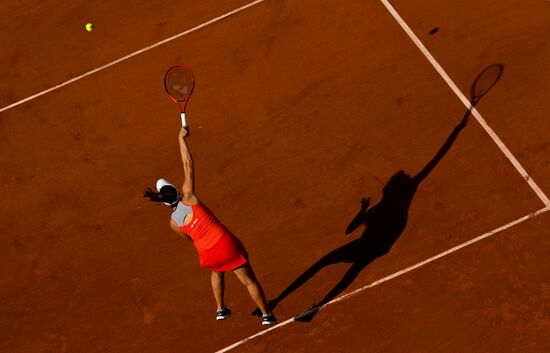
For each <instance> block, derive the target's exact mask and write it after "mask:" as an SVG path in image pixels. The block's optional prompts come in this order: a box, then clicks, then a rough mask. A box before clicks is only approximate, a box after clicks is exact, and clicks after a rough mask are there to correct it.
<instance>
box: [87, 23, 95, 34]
mask: <svg viewBox="0 0 550 353" xmlns="http://www.w3.org/2000/svg"><path fill="white" fill-rule="evenodd" d="M86 30H87V31H88V32H91V31H93V30H94V24H93V23H90V22H88V23H86Z"/></svg>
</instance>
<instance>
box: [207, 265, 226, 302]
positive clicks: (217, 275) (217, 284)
mask: <svg viewBox="0 0 550 353" xmlns="http://www.w3.org/2000/svg"><path fill="white" fill-rule="evenodd" d="M210 282H211V283H212V291H213V292H214V298H215V299H216V305H217V306H218V309H217V310H221V309H222V308H223V307H224V303H223V294H224V290H225V281H224V273H223V272H216V271H212V276H211V277H210Z"/></svg>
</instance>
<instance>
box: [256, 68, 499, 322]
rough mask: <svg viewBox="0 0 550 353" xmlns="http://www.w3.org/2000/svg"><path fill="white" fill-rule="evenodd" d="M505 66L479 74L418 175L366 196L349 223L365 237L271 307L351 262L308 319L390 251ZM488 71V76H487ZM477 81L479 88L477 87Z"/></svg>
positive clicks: (329, 257) (328, 258) (303, 317)
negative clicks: (375, 198) (373, 200)
mask: <svg viewBox="0 0 550 353" xmlns="http://www.w3.org/2000/svg"><path fill="white" fill-rule="evenodd" d="M490 68H491V70H492V71H493V72H491V70H489V71H488V69H490ZM495 68H496V69H495ZM502 69H503V66H502V65H501V64H497V65H492V66H490V67H489V68H487V69H485V70H484V71H483V72H482V73H481V74H480V75H479V76H478V78H477V79H476V81H475V82H474V85H473V86H472V106H471V107H470V109H468V110H467V111H466V113H465V115H464V117H463V118H462V120H461V121H460V122H459V123H458V125H456V127H455V128H454V129H453V130H452V132H451V134H450V135H449V137H448V138H447V140H446V141H445V142H444V143H443V145H442V146H441V147H440V149H439V151H438V152H437V153H436V154H435V156H434V157H433V158H432V159H431V160H430V161H429V162H428V163H427V164H426V166H425V167H424V168H423V169H422V170H421V171H420V172H419V173H418V174H416V175H414V176H410V175H408V174H406V173H405V172H404V171H402V170H400V171H398V172H397V173H395V174H394V175H393V176H392V177H391V178H390V180H389V181H388V183H387V184H386V185H385V186H384V189H383V195H382V199H381V200H380V202H378V203H377V204H376V205H374V206H373V207H370V208H369V206H370V200H369V199H365V198H363V199H362V200H361V207H360V210H359V212H358V213H357V215H356V216H355V217H354V218H353V220H352V221H351V222H350V224H349V225H348V226H347V228H346V231H345V232H346V234H350V233H351V232H353V231H354V230H356V229H357V228H359V227H360V226H361V225H364V226H365V229H364V230H363V233H362V234H361V236H360V237H359V238H357V239H355V240H352V241H350V242H349V243H347V244H345V245H343V246H341V247H339V248H337V249H335V250H333V251H331V252H329V253H328V254H326V255H325V256H323V257H322V258H321V259H320V260H318V261H317V262H315V263H314V264H313V265H312V266H311V267H309V268H308V269H307V270H306V271H305V272H303V273H302V274H301V275H300V276H299V277H298V278H296V279H295V280H294V281H293V282H292V283H291V284H290V285H289V286H288V287H287V288H286V289H285V290H283V291H282V292H281V293H280V294H279V295H278V296H277V297H276V298H275V299H273V300H271V301H270V302H269V307H270V309H274V308H275V307H276V306H277V304H279V303H280V302H281V301H282V300H284V299H285V298H286V297H287V296H288V295H290V294H291V293H292V292H294V291H295V290H297V289H298V288H300V287H301V286H302V285H303V284H305V283H306V282H308V281H309V280H310V279H311V278H312V277H313V276H315V274H317V273H318V272H319V271H320V270H322V269H323V268H325V267H327V266H330V265H333V264H338V263H351V266H350V267H349V269H348V270H347V272H346V273H345V274H344V276H343V277H342V279H341V280H340V281H339V282H338V283H337V284H336V285H335V286H334V287H333V288H332V289H331V290H330V291H329V292H328V293H327V294H326V295H325V297H324V298H323V299H321V301H320V302H319V303H318V304H316V305H314V306H313V307H312V308H310V309H309V310H306V311H305V312H303V313H301V314H298V315H297V316H295V317H294V319H295V320H296V321H302V322H308V321H310V320H311V319H312V318H313V317H314V316H315V314H316V313H317V311H318V310H319V309H320V307H321V306H323V305H324V304H326V303H328V302H330V301H331V300H332V299H334V298H336V297H337V296H338V295H339V294H340V293H342V292H343V291H344V290H345V289H346V288H348V287H349V286H350V285H351V284H352V283H353V281H354V280H355V278H357V276H358V275H359V273H361V271H363V269H364V268H365V267H366V266H367V265H369V264H370V263H371V262H373V261H374V260H375V259H377V258H379V257H381V256H384V255H386V254H387V253H388V252H389V251H390V249H391V248H392V246H393V244H394V243H395V241H396V240H397V239H398V238H399V236H400V235H401V234H402V233H403V230H404V229H405V226H406V224H407V218H408V212H409V207H410V205H411V202H412V199H413V197H414V195H415V193H416V190H417V189H418V186H419V185H420V184H421V183H422V181H424V180H425V179H426V177H427V176H428V175H429V174H430V172H431V171H432V170H433V169H434V168H435V167H436V166H437V164H438V163H439V162H440V161H441V159H442V158H443V157H444V156H445V154H446V153H447V152H448V151H449V150H450V148H451V146H452V145H453V143H454V142H455V140H456V139H457V137H458V135H459V133H460V132H461V131H462V129H464V127H465V126H466V124H467V122H468V119H469V117H470V115H471V113H472V109H473V108H474V106H475V104H476V103H478V102H479V99H480V98H481V97H482V96H483V95H484V94H485V93H487V92H488V90H489V89H490V88H492V87H493V86H494V84H495V83H496V81H498V79H499V78H500V75H501V74H502ZM487 72H489V73H487ZM484 74H485V75H486V76H483V75H484ZM487 75H492V76H493V77H488V76H487ZM476 84H477V87H474V86H476ZM481 84H483V85H485V86H484V87H480V86H479V85H481ZM480 88H484V89H483V90H480ZM479 93H481V94H479ZM258 313H259V311H258V309H257V310H256V311H255V312H253V314H258Z"/></svg>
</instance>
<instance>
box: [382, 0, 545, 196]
mask: <svg viewBox="0 0 550 353" xmlns="http://www.w3.org/2000/svg"><path fill="white" fill-rule="evenodd" d="M380 1H381V2H382V4H384V6H386V8H387V9H388V11H389V12H390V14H391V15H392V16H393V18H395V20H396V21H397V23H399V25H400V26H401V28H403V30H404V31H405V32H406V33H407V34H408V35H409V37H410V38H411V40H412V41H413V42H414V44H416V46H417V47H418V49H420V51H421V52H422V54H424V56H425V57H426V59H428V61H429V62H430V63H431V64H432V66H433V67H434V68H435V69H436V70H437V72H438V73H439V74H440V75H441V77H442V78H443V80H445V82H446V83H447V85H449V87H450V88H451V89H452V90H453V92H454V93H455V94H456V95H457V96H458V98H459V99H460V100H461V101H462V103H464V105H465V106H466V108H468V109H470V107H472V104H471V103H470V101H469V100H468V98H466V96H465V95H464V94H463V93H462V92H461V91H460V89H459V88H458V87H457V86H456V85H455V83H454V82H453V80H451V78H450V77H449V75H447V73H446V72H445V70H443V68H442V67H441V65H439V63H438V62H437V60H435V58H434V57H433V56H432V54H431V53H430V52H429V51H428V49H426V47H425V46H424V44H422V42H421V41H420V39H418V37H417V36H416V34H414V32H413V31H412V30H411V29H410V27H409V26H408V25H407V23H405V21H403V19H402V18H401V16H399V14H398V13H397V11H396V10H395V9H394V8H393V6H392V5H391V4H390V3H389V2H388V1H387V0H380ZM471 110H472V115H473V116H474V117H475V118H476V120H477V121H478V122H479V124H480V125H481V126H482V127H483V128H484V129H485V131H486V132H487V134H489V136H490V137H491V139H493V141H494V142H495V143H496V144H497V146H498V147H499V148H500V150H501V151H502V152H503V153H504V155H505V156H506V158H508V160H509V161H510V162H511V163H512V165H513V166H514V167H515V168H516V170H517V171H518V172H519V174H521V176H522V177H523V179H525V181H527V183H528V184H529V186H530V187H531V189H533V191H534V192H535V193H536V194H537V196H538V197H539V198H540V199H541V201H542V202H543V203H544V205H545V206H549V205H550V200H549V199H548V197H547V196H546V195H545V194H544V192H542V190H541V189H540V188H539V186H538V185H537V184H536V183H535V181H534V180H533V179H532V178H531V177H530V176H529V174H527V172H526V171H525V169H523V167H522V166H521V164H520V163H519V162H518V160H517V159H516V157H514V155H513V154H512V153H511V152H510V150H508V147H506V145H504V143H503V142H502V140H501V139H500V138H499V137H498V136H497V134H495V132H494V131H493V129H491V127H490V126H489V125H488V124H487V122H486V121H485V119H483V117H482V116H481V114H479V112H478V111H477V110H476V108H475V107H474V108H472V109H471Z"/></svg>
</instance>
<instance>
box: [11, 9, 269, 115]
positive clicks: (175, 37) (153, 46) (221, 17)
mask: <svg viewBox="0 0 550 353" xmlns="http://www.w3.org/2000/svg"><path fill="white" fill-rule="evenodd" d="M264 1H265V0H255V1H252V2H250V3H248V4H246V5H243V6H241V7H239V8H236V9H234V10H232V11H229V12H228V13H225V14H223V15H221V16H218V17H216V18H213V19H211V20H210V21H206V22H204V23H202V24H200V25H198V26H195V27H193V28H191V29H188V30H186V31H183V32H181V33H178V34H176V35H173V36H172V37H169V38H166V39H164V40H161V41H160V42H156V43H154V44H151V45H149V46H147V47H145V48H142V49H140V50H136V51H135V52H133V53H130V54H128V55H125V56H123V57H121V58H119V59H116V60H113V61H111V62H109V63H107V64H105V65H103V66H100V67H98V68H96V69H93V70H90V71H88V72H85V73H83V74H82V75H80V76H77V77H73V78H71V79H70V80H67V81H65V82H63V83H60V84H58V85H56V86H53V87H50V88H48V89H46V90H44V91H41V92H39V93H36V94H34V95H32V96H30V97H27V98H24V99H22V100H20V101H17V102H15V103H12V104H10V105H7V106H5V107H3V108H0V113H1V112H4V111H6V110H8V109H11V108H15V107H17V106H18V105H21V104H23V103H26V102H28V101H31V100H33V99H35V98H38V97H40V96H43V95H45V94H46V93H50V92H53V91H55V90H58V89H60V88H61V87H65V86H67V85H69V84H71V83H73V82H76V81H78V80H81V79H83V78H84V77H87V76H90V75H93V74H95V73H97V72H99V71H102V70H105V69H106V68H108V67H111V66H113V65H116V64H118V63H120V62H123V61H125V60H128V59H130V58H133V57H134V56H136V55H139V54H141V53H144V52H146V51H148V50H151V49H153V48H156V47H158V46H160V45H163V44H166V43H168V42H171V41H173V40H174V39H177V38H180V37H183V36H185V35H187V34H189V33H191V32H195V31H197V30H199V29H201V28H204V27H206V26H208V25H211V24H213V23H216V22H219V21H221V20H223V19H225V18H227V17H229V16H232V15H234V14H236V13H238V12H241V11H243V10H246V9H248V8H250V7H252V6H254V5H257V4H259V3H261V2H264Z"/></svg>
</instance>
